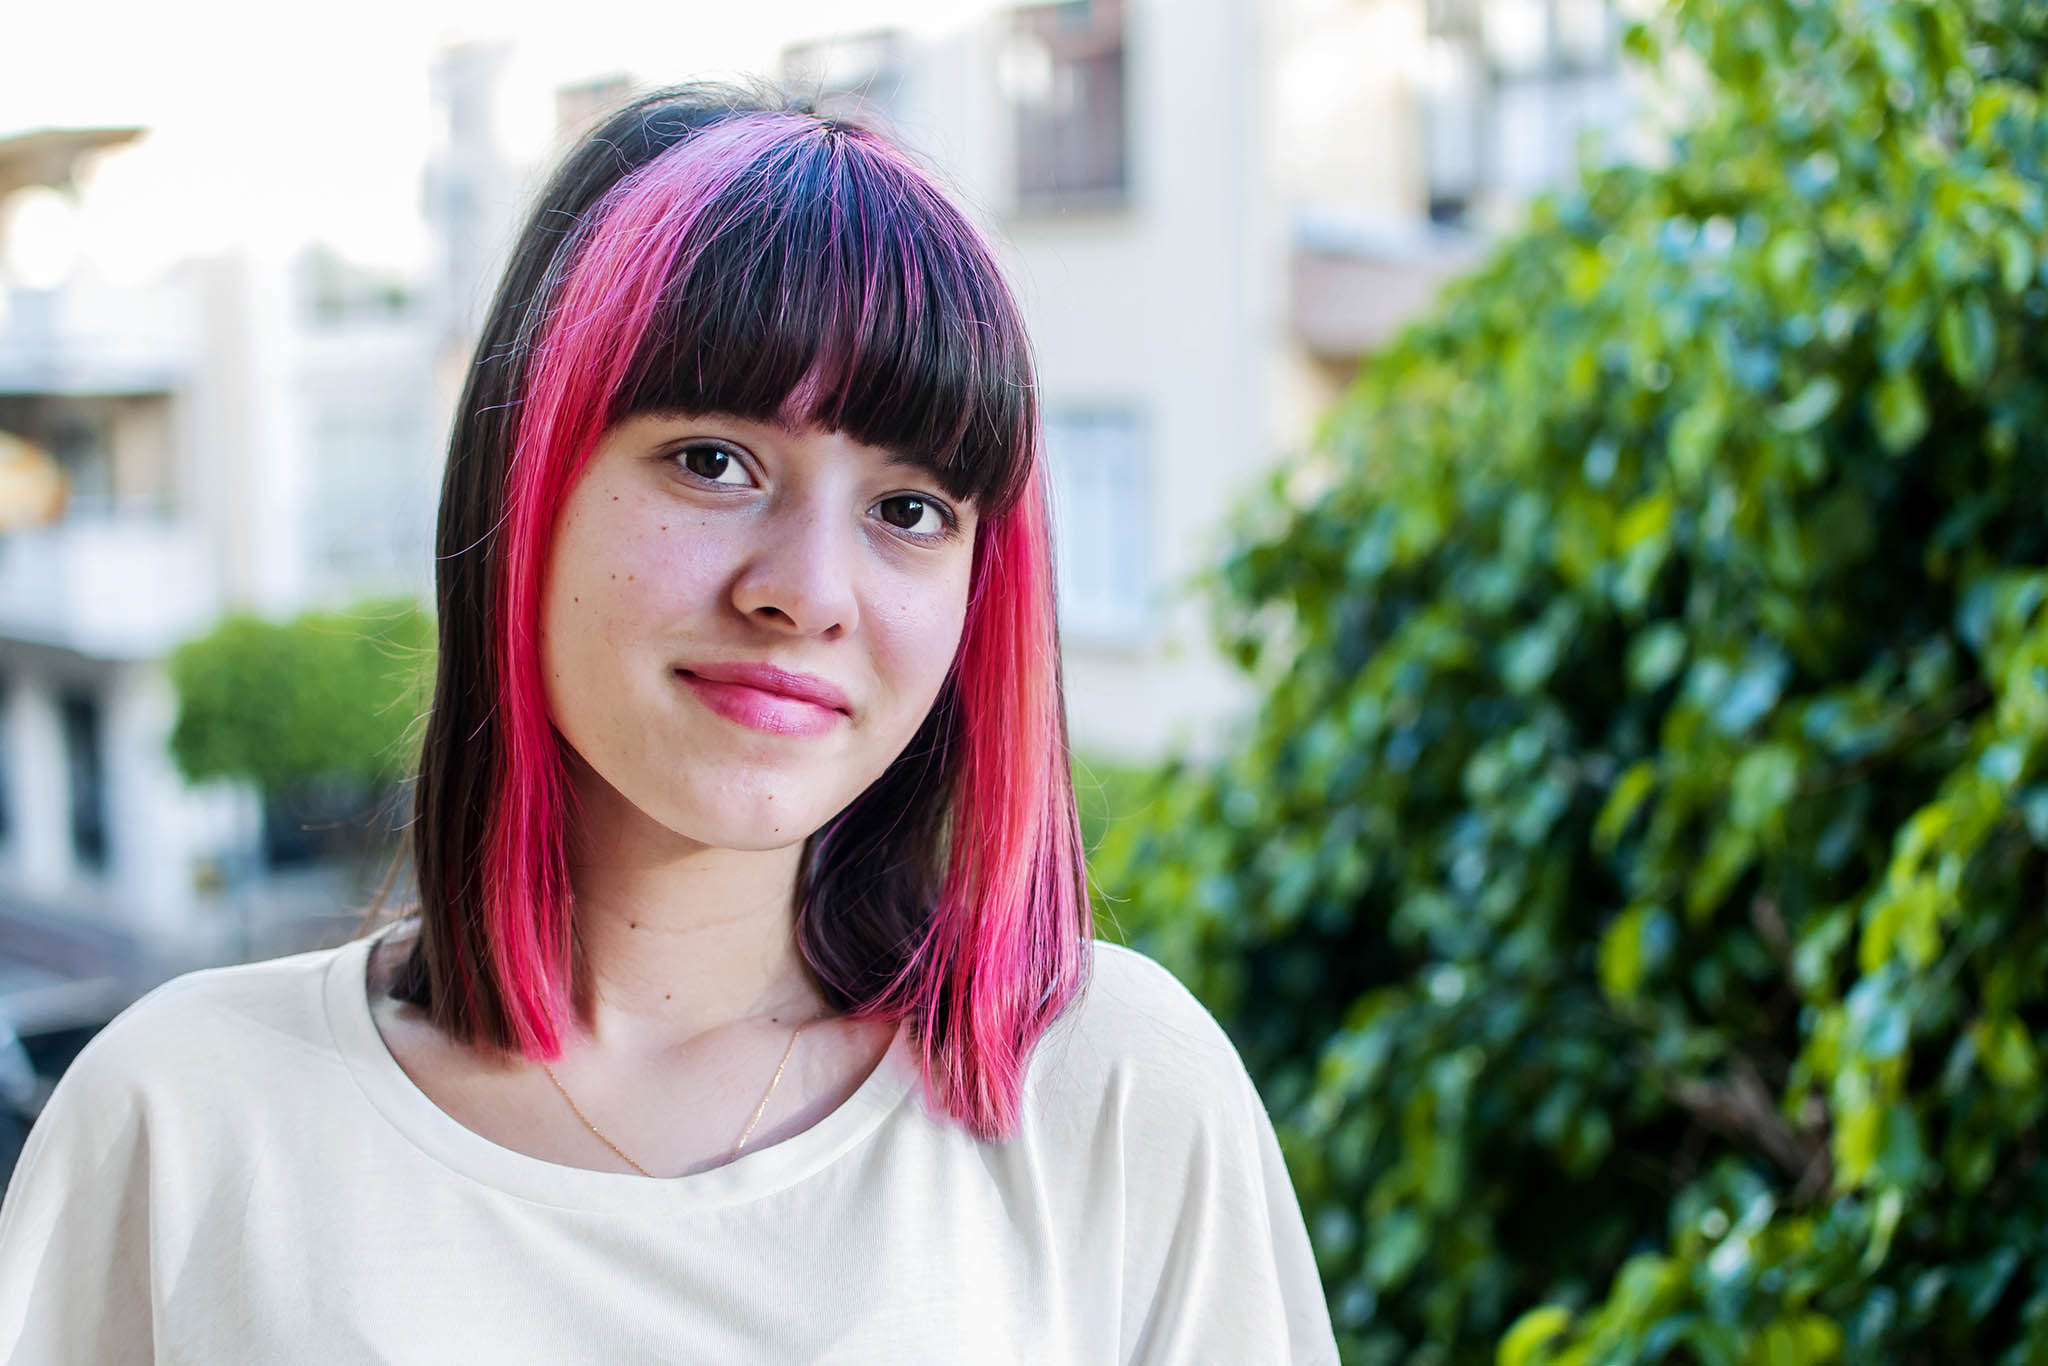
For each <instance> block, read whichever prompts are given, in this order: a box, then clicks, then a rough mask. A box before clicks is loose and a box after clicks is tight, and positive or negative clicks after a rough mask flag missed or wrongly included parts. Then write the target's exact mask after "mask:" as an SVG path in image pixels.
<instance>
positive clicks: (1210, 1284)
mask: <svg viewBox="0 0 2048 1366" xmlns="http://www.w3.org/2000/svg"><path fill="white" fill-rule="evenodd" d="M370 942H371V941H370V940H369V939H361V940H357V941H355V942H354V943H351V944H348V945H344V946H343V947H341V948H339V949H330V950H325V951H321V952H316V953H308V954H300V955H298V956H296V957H292V958H284V959H279V960H276V961H273V962H267V963H254V964H248V965H245V966H241V967H232V968H219V969H213V970H210V971H206V972H198V973H193V974H190V975H188V976H185V977H181V978H178V979H177V980H175V981H172V982H170V983H167V984H166V985H164V986H162V987H160V988H158V989H157V990H156V991H155V992H153V993H151V994H150V995H149V996H147V997H145V998H144V999H143V1000H141V1001H139V1002H137V1003H136V1004H135V1005H134V1006H132V1007H131V1008H129V1009H128V1010H127V1011H125V1012H124V1013H123V1014H122V1015H121V1016H120V1018H118V1019H116V1020H115V1021H114V1022H113V1023H112V1024H110V1025H108V1026H107V1028H106V1029H105V1030H103V1031H101V1033H100V1034H99V1036H98V1037H97V1038H95V1039H94V1040H93V1042H92V1043H91V1044H90V1045H89V1046H88V1047H87V1048H86V1049H85V1051H84V1052H83V1053H81V1054H80V1055H79V1057H78V1059H77V1061H76V1062H75V1063H73V1064H72V1066H71V1069H70V1070H69V1071H68V1072H67V1073H66V1074H65V1076H64V1078H63V1080H62V1082H60V1083H59V1085H58V1087H57V1089H56V1092H55V1094H54V1095H52V1097H51V1099H50V1102H49V1105H48V1107H47V1108H46V1109H45V1110H44V1112H43V1115H42V1117H41V1118H40V1119H39V1120H38V1121H37V1123H36V1126H35V1128H34V1130H33V1131H32V1133H31V1135H30V1137H29V1142H28V1146H27V1148H26V1150H25V1151H24V1152H23V1154H22V1157H21V1162H20V1165H19V1166H18V1167H17V1168H16V1170H15V1173H14V1179H13V1183H12V1185H11V1186H10V1187H9V1189H8V1192H7V1198H6V1203H5V1205H4V1207H0V1357H4V1359H5V1360H6V1361H8V1362H12V1363H37V1364H38V1366H39V1364H40V1363H45V1362H64V1363H73V1362H79V1363H83V1362H92V1363H121V1362H133V1361H150V1360H154V1361H158V1362H191V1363H203V1364H204V1366H228V1364H229V1363H238V1362H260V1363H265V1366H270V1364H272V1363H299V1362H306V1363H322V1364H323V1366H326V1364H327V1363H354V1362H422V1363H425V1362H431V1363H435V1364H436V1366H443V1364H444V1363H449V1362H471V1361H476V1362H491V1363H494V1366H495V1364H496V1363H517V1362H547V1363H568V1362H602V1363H606V1366H612V1364H613V1363H631V1362H665V1363H667V1362H707V1363H719V1364H720V1366H724V1364H725V1363H762V1366H792V1364H793V1363H808V1362H844V1363H861V1364H862V1366H871V1364H872V1363H888V1366H923V1364H925V1363H930V1364H931V1366H938V1364H939V1363H945V1364H946V1366H959V1364H960V1363H973V1364H974V1366H983V1364H984V1363H987V1364H990V1366H993V1364H994V1363H1007V1362H1017V1363H1029V1366H1050V1364H1052V1363H1065V1362H1075V1363H1081V1362H1088V1363H1093V1362H1104V1363H1108V1362H1144V1363H1168V1362H1171V1363H1193V1362H1204V1363H1206V1362H1215V1363H1219V1364H1225V1363H1227V1366H1263V1364H1264V1363H1276V1364H1277V1363H1288V1364H1289V1366H1334V1363H1335V1362H1336V1360H1337V1353H1336V1347H1335V1343H1334V1340H1333V1337H1332V1334H1331V1329H1330V1320H1329V1313H1328V1309H1327V1308H1326V1306H1325V1304H1324V1301H1323V1297H1322V1289H1321V1285H1320V1282H1319V1280H1318V1278H1317V1275H1316V1268H1315V1264H1314V1261H1313V1260H1312V1257H1311V1254H1310V1249H1309V1242H1308V1237H1307V1235H1306V1233H1305V1231H1304V1229H1303V1226H1302V1218H1301V1211H1300V1207H1299V1205H1298V1204H1297V1202H1296V1200H1295V1196H1294V1192H1293V1190H1292V1188H1291V1186H1290V1185H1289V1183H1288V1178H1287V1173H1286V1170H1285V1169H1284V1168H1283V1166H1282V1165H1281V1160H1280V1151H1279V1147H1278V1145H1277V1144H1276V1143H1275V1141H1274V1137H1273V1129H1272V1125H1271V1123H1270V1122H1269V1120H1268V1119H1267V1116H1266V1112H1265V1109H1264V1107H1263V1106H1262V1105H1261V1103H1260V1101H1259V1098H1258V1094H1257V1092H1256V1091H1255V1090H1254V1089H1253V1087H1252V1084H1251V1081H1250V1080H1249V1078H1248V1077H1247V1076H1246V1074H1245V1071H1244V1067H1243V1065H1242V1063H1241V1062H1240V1061H1239V1059H1238V1056H1237V1053H1236V1050H1235V1049H1234V1048H1233V1047H1232V1046H1231V1044H1230V1041H1229V1039H1228V1037H1227V1036H1226V1035H1225V1034H1224V1033H1223V1031H1222V1029H1221V1028H1219V1027H1218V1026H1217V1024H1216V1022H1215V1021H1214V1019H1212V1018H1211V1017H1210V1015H1209V1013H1208V1012H1207V1011H1206V1010H1205V1009H1203V1007H1202V1006H1201V1004H1200V1003H1199V1002H1197V1001H1196V1000H1195V999H1194V997H1193V996H1191V995H1190V994H1189V993H1188V992H1187V990H1186V989H1185V988H1183V987H1182V986H1181V985H1180V983H1179V982H1177V981H1176V980H1175V979H1174V978H1173V977H1172V976H1171V975H1170V974H1169V973H1167V972H1166V971H1165V970H1164V969H1163V968H1161V967H1159V966H1158V965H1157V964H1155V963H1153V962H1152V961H1151V960H1149V959H1147V958H1145V957H1143V956H1141V955H1139V954H1136V953H1133V952H1131V951H1129V950H1127V949H1122V948H1117V947H1115V946H1112V945H1099V946H1098V948H1097V951H1096V954H1095V976H1094V979H1093V982H1092V983H1091V985H1090V987H1089V989H1088V990H1087V992H1085V993H1084V994H1083V996H1082V997H1081V999H1080V1000H1079V1001H1077V1002H1076V1004H1075V1006H1074V1008H1073V1009H1072V1010H1070V1011H1069V1012H1068V1013H1067V1014H1066V1015H1065V1016H1063V1017H1062V1018H1061V1019H1060V1021H1059V1022H1058V1023H1057V1024H1056V1025H1055V1026H1054V1027H1053V1029H1052V1030H1051V1031H1050V1032H1049V1033H1048V1034H1047V1035H1046V1037H1045V1039H1044V1041H1043V1042H1042V1044H1041V1045H1040V1048H1039V1050H1038V1052H1037V1054H1036V1056H1035V1057H1034V1058H1033V1061H1032V1064H1031V1068H1030V1072H1029V1081H1028V1083H1027V1087H1026V1090H1025V1099H1024V1108H1023V1123H1022V1128H1021V1129H1020V1131H1019V1132H1018V1133H1017V1135H1016V1136H1015V1137H1014V1138H1012V1139H1010V1140H1009V1141H1008V1142H1006V1143H999V1144H997V1143H983V1142H979V1141H977V1140H975V1139H974V1138H972V1137H971V1136H969V1135H968V1134H966V1133H965V1132H964V1131H963V1130H961V1129H960V1128H958V1127H957V1126H956V1125H953V1124H951V1123H949V1122H942V1121H938V1120H935V1119H933V1118H932V1116H931V1115H930V1114H929V1113H928V1111H927V1110H926V1109H925V1107H924V1104H923V1101H922V1098H921V1094H920V1092H919V1090H918V1088H917V1087H916V1085H915V1081H914V1076H913V1072H912V1068H913V1067H914V1065H915V1064H914V1062H913V1060H912V1056H911V1053H910V1049H909V1037H908V1034H907V1033H906V1032H905V1031H903V1030H900V1029H899V1031H898V1033H897V1036H896V1038H895V1040H894V1042H893V1043H892V1044H891V1045H890V1048H889V1051H888V1053H887V1054H886V1055H885V1057H884V1058H883V1061H882V1063H881V1065H880V1066H878V1067H877V1068H876V1069H875V1070H874V1072H873V1073H872V1074H870V1075H869V1076H868V1078H867V1079H866V1081H865V1082H864V1083H863V1084H862V1085H861V1086H860V1087H859V1089H858V1090H857V1091H856V1092H855V1093H854V1094H853V1096H852V1097H851V1098H849V1099H848V1100H847V1101H846V1102H845V1103H844V1104H843V1105H841V1106H840V1107H839V1108H838V1109H836V1110H834V1111H832V1112H831V1113H830V1114H828V1115H827V1116H826V1117H825V1118H824V1119H823V1120H821V1121H820V1122H819V1123H817V1124H816V1125H814V1126H813V1127H811V1128H810V1129H807V1130H805V1131H804V1132H802V1133H800V1134H797V1135H795V1136H794V1137H791V1138H789V1139H786V1140H785V1141H783V1142H780V1143H776V1144H773V1145H771V1146H769V1147H765V1148H761V1149H757V1150H755V1151H752V1152H749V1153H747V1154H745V1155H744V1156H742V1157H741V1158H739V1159H738V1160H737V1161H735V1162H731V1163H728V1164H727V1165H725V1166H722V1167H717V1168H713V1169H711V1170H709V1171H704V1172H699V1173H695V1174H692V1175H688V1176H682V1177H676V1178H650V1177H643V1176H637V1175H614V1174H612V1173H609V1172H598V1171H587V1170H583V1169H581V1168H575V1167H568V1166H563V1165H560V1164H557V1163H552V1162H547V1161H543V1160H541V1159H538V1158H533V1157H528V1156H526V1155H524V1154H521V1153H518V1152H514V1151H512V1150H511V1149H508V1148H504V1147H500V1146H498V1145H497V1144H495V1143H492V1142H491V1141H490V1140H488V1139H486V1138H484V1137H482V1136H481V1135H479V1134H477V1133H475V1132H473V1131H471V1130H469V1129H467V1128H465V1127H463V1126H462V1125H461V1124H459V1123H457V1122H456V1121H455V1120H454V1119H452V1118H451V1117H450V1116H449V1115H447V1114H446V1113H445V1112H444V1111H442V1110H441V1109H440V1108H439V1107H438V1106H436V1105H435V1104H434V1103H433V1101H431V1100H429V1099H428V1098H427V1096H426V1095H425V1094H424V1093H423V1092H421V1091H420V1090H419V1089H418V1087H416V1086H415V1085H414V1084H413V1082H412V1081H411V1079H410V1078H409V1077H407V1075H406V1074H405V1072H404V1071H403V1070H402V1069H401V1068H400V1067H399V1066H398V1064H397V1063H396V1062H395V1061H394V1060H393V1059H392V1057H391V1054H390V1052H389V1051H388V1050H387V1049H386V1048H385V1046H384V1043H383V1039H382V1037H381V1036H380V1035H379V1033H378V1032H377V1027H376V1024H375V1022H374V1021H373V1019H372V1018H371V1014H370V1004H369V996H368V991H367V988H366V985H365V982H366V978H365V972H366V967H367V962H368V955H369V945H370Z"/></svg>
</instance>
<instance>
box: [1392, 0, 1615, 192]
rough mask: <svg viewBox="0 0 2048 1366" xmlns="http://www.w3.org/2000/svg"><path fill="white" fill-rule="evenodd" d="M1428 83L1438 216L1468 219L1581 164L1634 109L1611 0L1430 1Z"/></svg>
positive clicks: (1428, 167) (1428, 140)
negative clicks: (1585, 148) (1602, 135)
mask: <svg viewBox="0 0 2048 1366" xmlns="http://www.w3.org/2000/svg"><path fill="white" fill-rule="evenodd" d="M1426 21H1427V27H1428V46H1427V49H1426V53H1427V60H1426V62H1425V64H1424V76H1423V86H1422V90H1421V92H1420V102H1421V112H1422V141H1423V147H1422V163H1423V175H1424V179H1425V182H1426V189H1425V193H1426V196H1427V200H1428V212H1429V217H1430V218H1431V220H1433V221H1435V222H1439V223H1452V224H1462V223H1466V222H1469V221H1471V220H1472V219H1473V218H1474V217H1475V216H1478V217H1480V218H1485V217H1486V216H1487V211H1488V210H1489V209H1491V208H1499V207H1503V206H1505V205H1508V204H1513V203H1516V202H1519V201H1521V200H1525V199H1527V198H1528V197H1530V196H1531V195H1534V194H1537V193H1540V192H1541V191H1543V190H1546V189H1550V188H1552V187H1554V186H1557V185H1559V184H1562V183H1565V182H1567V181H1568V180H1570V178H1571V177H1572V175H1573V174H1574V173H1575V172H1576V169H1577V165H1576V153H1577V145H1578V138H1579V135H1580V134H1581V133H1583V132H1585V131H1587V130H1589V129H1598V128H1611V127H1617V126H1619V124H1620V123H1621V121H1622V120H1623V119H1624V118H1625V117H1626V112H1627V111H1626V109H1625V107H1624V101H1623V91H1622V85H1621V73H1620V67H1619V61H1618V56H1619V54H1618V45H1619V31H1618V25H1617V24H1616V22H1615V18H1614V12H1613V7H1612V4H1611V3H1610V0H1427V3H1426Z"/></svg>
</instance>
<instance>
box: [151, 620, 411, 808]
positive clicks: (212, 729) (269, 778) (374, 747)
mask: <svg viewBox="0 0 2048 1366" xmlns="http://www.w3.org/2000/svg"><path fill="white" fill-rule="evenodd" d="M433 646H434V631H433V623H432V621H431V620H430V619H429V618H428V617H427V615H426V614H425V613H424V612H422V611H421V610H420V609H419V608H418V607H417V606H416V605H414V604H412V603H409V602H370V603H364V604H361V605H359V606H356V607H353V608H350V609H348V610H346V611H341V612H313V613H307V614H306V615H303V616H300V617H298V618H296V619H294V620H292V621H289V622H282V623H279V622H269V621H264V620H262V619H260V618H257V617H253V616H231V617H228V618H227V619H225V620H224V621H222V622H221V623H220V624H219V625H218V626H216V627H215V628H214V629H213V630H212V631H211V632H209V633H208V634H206V635H205V636H203V637H201V638H199V639H197V640H194V641H190V642H188V643H187V644H185V645H183V646H181V647H179V649H178V650H177V651H176V653H174V654H173V655H172V656H171V661H170V674H171V682H172V685H173V686H174V687H175V689H176V690H177V694H178V720H177V724H176V725H175V727H174V728H173V729H172V732H171V754H172V757H173V758H174V759H175V760H176V762H177V765H178V767H179V769H180V770H181V771H182V772H183V773H184V774H185V776H186V777H187V778H190V779H193V780H195V781H196V780H200V779H205V778H216V777H228V778H241V779H246V780H248V781H250V782H253V783H254V784H256V785H257V786H258V787H259V788H261V789H262V790H263V792H264V795H265V796H266V797H268V798H272V799H279V798H286V797H289V796H291V795H293V794H296V793H299V792H303V791H305V790H306V789H307V788H309V787H311V786H314V785H317V784H342V785H346V786H351V787H354V788H357V789H360V790H371V789H376V788H380V787H385V786H388V785H390V784H391V783H394V782H396V781H397V780H398V779H399V778H400V777H402V776H403V775H404V773H405V771H406V770H407V768H408V767H409V763H410V758H411V751H410V741H411V739H412V728H413V723H414V721H415V719H416V718H417V717H418V716H419V715H420V714H421V713H422V711H423V710H424V709H425V706H426V699H427V689H428V687H429V686H430V683H431V679H432V672H433V671H432V668H431V661H432V656H433Z"/></svg>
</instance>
